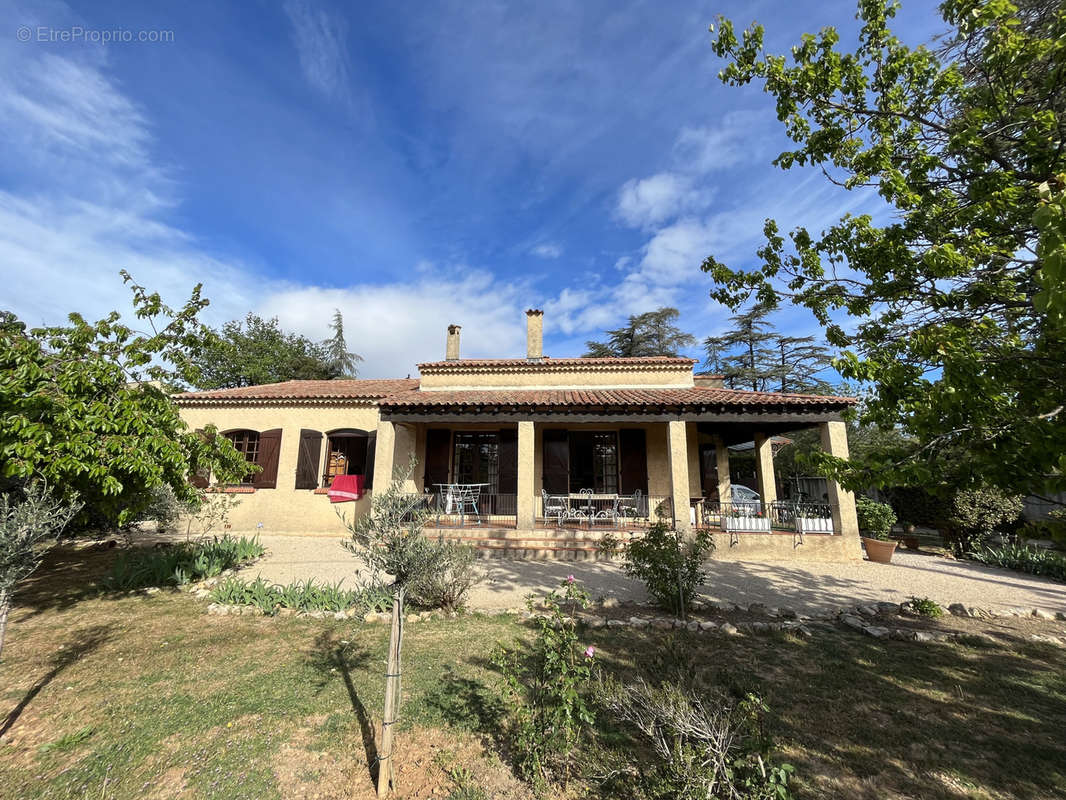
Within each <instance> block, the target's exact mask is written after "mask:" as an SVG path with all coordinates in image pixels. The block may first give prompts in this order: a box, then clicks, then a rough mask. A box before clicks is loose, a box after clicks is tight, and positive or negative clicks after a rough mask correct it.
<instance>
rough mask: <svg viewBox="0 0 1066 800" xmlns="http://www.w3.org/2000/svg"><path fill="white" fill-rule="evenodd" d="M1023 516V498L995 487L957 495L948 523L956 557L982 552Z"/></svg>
mask: <svg viewBox="0 0 1066 800" xmlns="http://www.w3.org/2000/svg"><path fill="white" fill-rule="evenodd" d="M1021 513H1022V497H1021V496H1020V495H1012V494H1007V493H1006V492H1004V491H1002V490H1000V489H995V488H993V487H982V488H980V489H961V490H959V491H957V492H955V496H954V497H953V498H952V500H951V508H950V511H949V513H948V518H947V522H948V525H949V527H950V530H949V532H948V533H949V536H948V539H949V542H950V543H951V547H952V550H953V551H954V552H955V554H956V555H960V556H961V555H969V554H971V553H973V552H975V551H977V550H980V549H981V548H982V547H984V546H985V544H986V543H987V540H988V537H989V536H990V535H991V534H992V533H994V532H995V531H996V530H997V529H998V528H1000V527H1001V526H1003V525H1006V524H1008V523H1011V522H1014V521H1015V520H1016V519H1017V518H1018V516H1019V515H1020V514H1021Z"/></svg>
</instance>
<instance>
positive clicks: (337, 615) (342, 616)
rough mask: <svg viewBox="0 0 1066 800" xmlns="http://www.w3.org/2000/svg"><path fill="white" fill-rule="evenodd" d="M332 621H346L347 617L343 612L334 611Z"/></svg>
mask: <svg viewBox="0 0 1066 800" xmlns="http://www.w3.org/2000/svg"><path fill="white" fill-rule="evenodd" d="M333 619H347V617H346V615H345V613H344V612H343V611H335V612H333Z"/></svg>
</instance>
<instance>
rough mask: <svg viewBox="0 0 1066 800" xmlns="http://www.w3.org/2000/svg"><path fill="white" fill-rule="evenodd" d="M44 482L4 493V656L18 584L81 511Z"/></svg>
mask: <svg viewBox="0 0 1066 800" xmlns="http://www.w3.org/2000/svg"><path fill="white" fill-rule="evenodd" d="M80 507H81V504H80V503H77V502H76V501H75V502H63V501H62V500H60V499H59V498H57V497H56V496H55V495H54V494H53V493H52V492H50V491H49V490H48V488H47V487H46V486H45V485H44V484H43V483H42V482H40V481H33V482H31V483H29V484H26V485H25V486H23V487H19V488H16V489H13V490H11V491H8V492H5V493H2V494H0V655H2V654H3V652H4V634H5V632H6V631H7V613H8V611H10V609H11V597H12V595H13V594H14V592H15V584H17V583H18V582H19V581H21V580H22V579H23V578H26V577H28V576H29V575H30V574H31V573H32V572H33V571H34V570H35V569H37V567H38V566H39V565H40V563H41V559H42V558H43V557H44V554H45V552H47V550H48V548H50V547H51V546H52V545H53V544H54V543H55V541H56V539H57V538H58V537H59V534H60V533H62V532H63V529H64V528H65V527H66V526H67V523H68V522H70V520H71V518H72V517H73V516H74V515H75V514H76V513H77V512H78V509H79V508H80Z"/></svg>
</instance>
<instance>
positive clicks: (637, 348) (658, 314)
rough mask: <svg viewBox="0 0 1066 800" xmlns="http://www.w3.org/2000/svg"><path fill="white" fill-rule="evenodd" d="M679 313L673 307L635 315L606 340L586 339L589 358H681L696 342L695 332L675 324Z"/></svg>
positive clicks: (664, 307)
mask: <svg viewBox="0 0 1066 800" xmlns="http://www.w3.org/2000/svg"><path fill="white" fill-rule="evenodd" d="M679 316H680V312H679V311H678V310H677V309H676V308H670V307H669V306H663V307H662V308H658V309H656V310H655V311H646V312H644V313H643V314H634V315H632V316H630V318H629V322H628V323H627V324H626V325H625V326H624V327H621V328H616V329H615V330H613V331H607V341H606V342H592V341H590V342H586V343H585V347H586V352H585V358H634V357H641V356H645V357H646V356H668V357H670V358H677V357H678V356H680V355H681V350H683V349H684V348H686V347H692V346H693V345H694V344H695V343H696V339H695V337H693V336H692V334H690V333H685V332H684V331H682V330H681V329H680V328H678V327H677V325H676V324H675V320H677V318H678V317H679Z"/></svg>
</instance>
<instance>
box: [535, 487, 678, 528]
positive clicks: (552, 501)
mask: <svg viewBox="0 0 1066 800" xmlns="http://www.w3.org/2000/svg"><path fill="white" fill-rule="evenodd" d="M533 508H534V510H535V516H536V524H537V526H538V527H548V528H551V527H556V528H588V529H600V528H602V529H607V530H611V529H615V530H618V529H626V528H645V527H647V526H648V525H650V524H652V523H655V522H665V523H667V524H670V523H671V522H672V520H673V512H672V510H671V509H672V506H671V503H670V498H669V497H661V496H656V495H647V494H644V493H643V492H635V493H634V494H604V493H597V492H591V491H590V492H570V493H567V494H551V493H548V492H542V493H541V494H540V495H538V496H537V497H535V498H534V501H533Z"/></svg>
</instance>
